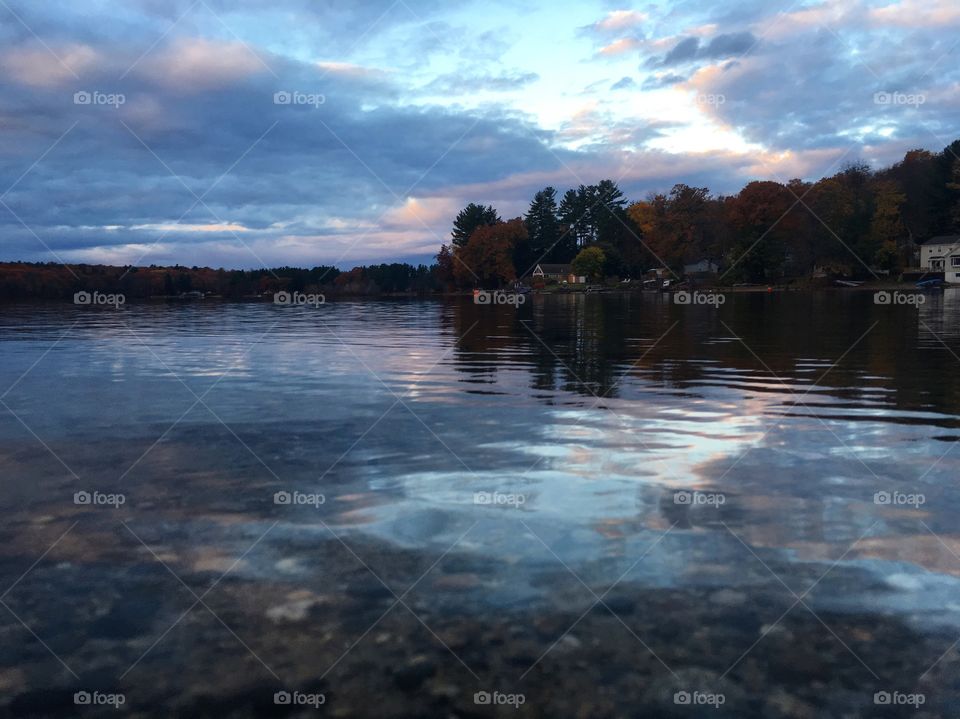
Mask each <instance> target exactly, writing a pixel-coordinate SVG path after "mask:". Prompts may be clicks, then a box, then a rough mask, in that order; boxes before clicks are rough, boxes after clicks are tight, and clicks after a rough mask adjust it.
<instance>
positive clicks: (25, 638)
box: [0, 289, 960, 717]
mask: <svg viewBox="0 0 960 719" xmlns="http://www.w3.org/2000/svg"><path fill="white" fill-rule="evenodd" d="M0 391H2V392H3V394H2V395H0V402H2V404H0V461H2V470H3V487H4V490H5V491H4V492H3V493H2V494H0V518H2V521H0V538H2V542H0V547H2V549H0V592H2V594H0V601H2V605H0V715H2V716H7V715H9V716H73V715H75V713H76V711H77V703H78V702H79V703H81V704H88V706H86V707H85V709H84V711H85V712H86V713H87V714H88V715H91V716H96V715H103V716H114V715H116V709H115V708H114V707H115V706H119V707H120V708H121V709H122V710H123V711H124V712H126V713H127V714H129V715H132V716H157V715H161V716H166V715H173V714H176V715H183V716H264V715H298V716H299V715H300V713H301V712H302V713H303V715H307V714H310V713H317V712H319V713H324V714H327V715H330V716H378V717H384V716H388V717H393V716H396V717H401V716H403V717H406V716H464V717H472V716H477V717H480V716H538V717H539V716H543V717H557V716H576V717H580V716H582V717H608V716H609V717H619V716H678V717H696V716H710V717H723V716H736V717H752V716H757V717H761V716H764V717H808V716H809V717H821V716H838V717H839V716H851V717H852V716H921V715H922V716H928V717H931V716H938V717H939V716H944V717H946V716H957V715H958V712H960V701H958V700H960V654H958V651H957V641H958V639H960V526H958V522H957V517H958V510H960V488H958V483H957V477H958V469H960V466H958V463H960V452H956V451H954V450H955V447H956V444H957V440H958V439H960V431H958V428H960V290H952V289H949V290H946V291H944V292H938V293H929V294H925V295H923V302H922V304H919V306H918V305H917V304H914V303H906V302H904V303H901V304H897V303H896V302H892V303H887V304H877V303H876V302H875V299H874V296H873V294H872V293H869V292H856V291H850V292H844V291H823V292H790V293H771V294H766V293H731V294H728V295H726V296H725V301H724V302H723V303H722V304H720V305H719V306H715V305H714V304H699V305H696V304H691V305H680V304H676V303H674V302H671V298H670V296H669V295H658V294H651V295H648V294H643V295H641V294H616V293H614V294H600V295H582V294H569V295H542V296H531V297H528V298H527V301H526V302H524V303H523V304H522V305H520V306H519V307H513V306H510V305H475V304H473V301H472V299H471V298H450V299H445V300H385V301H372V300H370V301H346V300H342V301H341V300H338V301H334V300H333V299H330V301H329V302H328V303H327V304H325V305H321V306H317V307H312V306H301V307H283V306H275V305H273V304H267V303H247V304H244V303H226V302H218V301H205V302H195V303H170V304H143V305H136V304H127V305H125V306H124V307H122V308H120V309H118V310H115V309H112V308H96V307H74V306H72V305H58V304H17V305H7V306H3V307H2V309H0ZM278 692H279V694H278ZM78 693H79V694H78ZM78 696H79V698H78ZM918 709H919V711H920V712H926V713H925V714H920V713H918V711H917V710H918Z"/></svg>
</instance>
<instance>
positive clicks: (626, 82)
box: [610, 77, 637, 90]
mask: <svg viewBox="0 0 960 719" xmlns="http://www.w3.org/2000/svg"><path fill="white" fill-rule="evenodd" d="M636 86H637V83H636V81H635V80H634V79H633V78H632V77H622V78H620V79H619V80H617V81H616V82H615V83H613V85H611V86H610V89H611V90H629V89H632V88H634V87H636Z"/></svg>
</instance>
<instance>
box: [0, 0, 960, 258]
mask: <svg viewBox="0 0 960 719" xmlns="http://www.w3.org/2000/svg"><path fill="white" fill-rule="evenodd" d="M958 31H960V2H957V0H875V1H874V0H843V1H842V2H838V1H836V0H827V1H826V2H805V1H803V0H799V1H795V0H793V1H789V2H787V1H781V0H742V1H741V0H738V2H731V3H727V2H716V1H715V0H676V1H673V2H667V1H663V2H649V3H639V4H635V5H630V4H621V3H617V2H607V1H606V0H575V1H571V2H566V1H564V0H551V1H550V2H546V1H544V0H523V1H522V2H520V1H514V0H483V1H482V2H473V1H472V0H464V1H463V2H449V1H442V0H363V2H356V1H355V0H312V1H311V0H269V1H267V0H85V2H83V3H78V2H73V1H68V0H45V1H44V2H35V0H0V260H24V261H44V262H45V261H55V262H65V263H82V262H87V263H107V264H118V265H125V264H135V265H151V264H156V265H172V264H182V265H187V266H193V265H199V266H212V267H229V268H256V267H264V266H269V267H275V266H280V265H293V266H300V267H312V266H316V265H329V264H334V265H337V266H339V267H342V268H349V267H352V266H354V265H357V264H369V263H377V262H395V261H414V262H418V261H425V262H428V261H429V260H430V258H431V256H432V255H434V254H435V253H436V252H437V250H438V249H439V246H440V245H441V243H443V242H449V233H450V228H451V224H452V221H453V218H454V217H455V216H456V213H457V211H458V210H459V209H460V208H462V207H463V206H464V205H466V204H467V203H468V202H479V203H483V204H493V205H494V206H495V207H496V208H497V209H498V210H499V212H500V214H501V216H502V217H504V218H508V217H515V216H519V215H521V214H522V213H523V212H524V211H525V210H526V208H527V206H528V205H529V202H530V199H531V198H532V197H533V194H534V193H535V192H536V191H537V190H539V189H541V188H543V187H545V186H547V185H551V186H554V187H556V188H558V189H559V190H560V192H561V193H562V192H563V191H564V190H565V189H567V188H570V187H576V186H577V185H579V184H581V183H582V184H590V183H594V182H597V181H598V180H600V179H603V178H610V179H613V180H615V181H616V182H618V183H619V185H620V186H621V188H623V190H624V191H625V193H626V195H627V197H628V198H630V199H631V200H640V199H643V198H645V197H646V196H647V195H648V194H649V193H651V192H666V191H669V189H670V188H671V187H672V186H673V185H674V184H676V183H679V182H684V183H687V184H691V185H696V186H705V187H709V188H710V189H711V190H712V191H713V192H715V193H723V194H733V193H736V192H737V191H738V190H739V188H740V187H742V186H743V185H744V184H745V183H746V182H748V181H750V180H775V181H780V182H785V181H787V180H789V179H791V178H794V177H800V178H803V179H808V180H816V179H819V178H820V177H823V176H827V175H831V174H833V173H834V172H836V171H837V170H838V169H840V168H841V167H842V166H843V165H845V164H847V163H849V162H852V161H864V162H867V163H868V164H870V165H872V166H875V167H880V166H884V165H889V164H892V163H893V162H896V161H897V160H898V159H900V158H901V157H902V156H903V154H904V152H906V151H907V150H909V149H913V148H927V149H931V150H934V151H940V150H942V149H943V148H944V147H945V146H946V145H947V144H949V143H950V142H952V141H953V140H956V139H958V138H960V84H958V83H960V32H958Z"/></svg>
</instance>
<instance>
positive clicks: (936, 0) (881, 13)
mask: <svg viewBox="0 0 960 719" xmlns="http://www.w3.org/2000/svg"><path fill="white" fill-rule="evenodd" d="M869 19H870V21H871V23H872V24H874V25H877V26H881V27H883V26H893V27H898V28H927V27H933V28H936V27H944V26H947V25H950V24H951V23H953V24H955V23H957V22H960V5H958V4H957V3H956V2H955V0H901V1H900V2H895V3H891V4H890V5H886V6H885V7H880V8H873V9H872V10H870V12H869Z"/></svg>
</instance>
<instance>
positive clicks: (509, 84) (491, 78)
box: [424, 71, 540, 94]
mask: <svg viewBox="0 0 960 719" xmlns="http://www.w3.org/2000/svg"><path fill="white" fill-rule="evenodd" d="M539 79H540V76H539V75H538V74H537V73H535V72H520V71H506V72H500V73H496V74H494V73H489V74H464V73H451V74H448V75H441V76H440V77H437V78H435V79H434V80H432V81H431V82H430V83H429V84H427V85H426V86H425V87H424V90H426V91H427V92H430V93H457V94H468V93H476V92H509V91H511V90H519V89H520V88H522V87H525V86H527V85H530V84H532V83H534V82H536V81H537V80H539Z"/></svg>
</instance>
